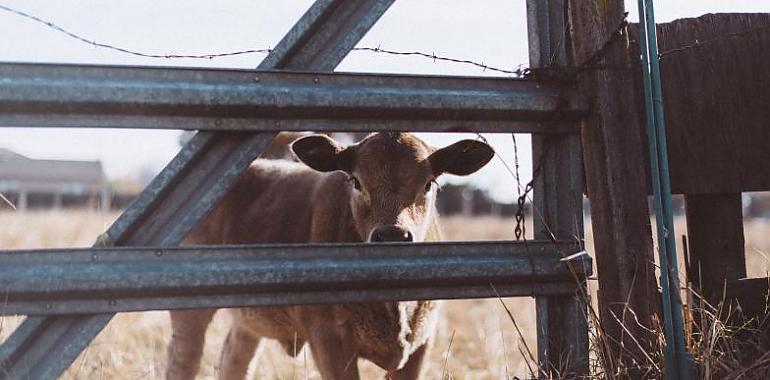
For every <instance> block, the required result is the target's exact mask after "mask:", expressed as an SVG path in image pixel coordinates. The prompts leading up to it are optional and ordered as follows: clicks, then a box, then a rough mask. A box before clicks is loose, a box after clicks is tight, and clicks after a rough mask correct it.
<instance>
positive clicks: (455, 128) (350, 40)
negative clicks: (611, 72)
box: [0, 0, 591, 379]
mask: <svg viewBox="0 0 770 380" xmlns="http://www.w3.org/2000/svg"><path fill="white" fill-rule="evenodd" d="M393 1H394V0H361V1H346V0H317V1H316V2H315V4H313V6H312V7H311V8H310V9H309V10H308V11H307V12H306V13H305V14H304V15H303V16H302V18H301V19H300V20H299V21H298V22H297V23H296V24H295V25H294V27H293V28H292V29H291V30H290V31H289V32H288V34H287V35H286V36H285V37H284V38H283V40H282V41H281V42H280V43H279V44H278V46H277V47H276V48H275V49H274V50H273V51H272V52H271V53H270V54H269V55H268V56H267V57H266V58H265V59H264V61H263V62H262V63H261V64H260V65H259V68H258V69H257V70H211V69H188V68H145V67H142V68H139V67H118V66H87V65H49V64H16V63H2V64H0V125H5V126H28V127H43V126H45V127H106V128H117V127H120V128H171V129H191V130H198V131H199V132H197V134H196V135H195V136H194V137H193V138H192V140H191V141H189V142H188V143H187V144H186V145H185V146H184V147H183V148H182V149H181V151H180V152H179V153H178V154H177V156H176V157H175V158H174V159H173V160H172V161H171V162H170V163H169V164H168V165H167V166H166V167H165V168H164V169H163V170H162V171H161V172H160V174H158V176H157V177H156V178H155V179H154V180H153V181H152V183H150V185H148V187H147V188H146V189H145V190H144V191H143V192H142V193H141V194H140V195H139V196H138V198H137V199H136V200H135V201H134V202H133V203H132V204H131V205H130V206H129V207H128V209H127V210H126V211H125V212H124V213H123V214H122V215H121V216H120V217H119V218H118V219H117V220H116V221H115V223H114V224H113V225H112V226H111V227H110V228H109V229H108V230H107V232H106V233H105V234H103V235H102V236H101V237H100V238H99V239H98V242H97V244H96V245H95V246H94V247H93V248H89V249H57V250H36V251H3V252H0V289H2V290H3V292H4V294H3V298H4V299H3V306H2V308H0V313H2V315H14V314H23V315H27V318H26V319H25V320H24V322H23V323H22V324H21V325H20V326H19V327H18V328H17V329H16V330H15V331H14V332H13V334H12V335H11V336H10V337H9V338H8V339H6V341H5V342H3V344H2V346H0V373H1V374H2V376H3V377H6V378H14V379H23V378H31V379H52V378H56V377H58V376H59V375H60V374H61V373H62V372H63V371H64V370H65V369H66V368H67V367H68V366H69V365H70V364H71V363H72V361H73V360H74V359H75V358H76V357H77V355H78V354H79V353H80V352H81V351H82V350H83V349H84V348H85V347H86V346H87V345H88V344H89V342H90V341H91V340H92V339H93V338H94V337H95V336H96V334H98V333H99V331H101V330H102V328H103V327H104V326H105V325H106V324H107V323H108V322H109V321H110V319H111V318H112V316H113V315H114V313H116V312H121V311H137V310H157V309H161V310H162V309H176V308H198V307H232V306H257V305H281V304H298V303H339V302H357V301H385V300H412V299H434V298H473V297H495V296H497V295H500V296H533V297H535V298H536V305H537V320H538V331H537V336H538V357H539V361H540V364H541V375H543V376H545V374H546V373H547V372H549V371H550V370H558V371H559V372H560V373H561V374H562V375H566V374H574V375H581V374H586V373H587V372H588V328H587V325H586V314H585V313H586V305H585V303H584V302H585V298H584V297H585V277H586V276H587V275H589V274H590V272H591V260H590V257H588V256H587V255H586V254H585V253H580V252H582V247H581V245H582V238H583V214H582V190H583V183H582V169H581V150H580V139H579V134H578V133H579V123H580V119H581V117H582V116H583V115H584V114H585V113H586V108H587V106H586V102H585V101H584V100H583V99H582V98H581V97H580V96H579V95H578V93H577V92H576V90H575V89H574V88H572V87H570V86H565V85H562V84H552V83H547V82H545V81H539V80H533V79H489V78H472V77H441V76H411V75H373V74H342V73H331V71H332V70H333V69H334V68H335V67H336V66H337V64H338V63H340V61H342V59H343V58H344V57H345V56H346V55H347V54H348V52H350V51H351V49H353V48H354V46H355V45H356V44H357V43H358V41H359V40H360V39H361V38H362V37H363V36H364V34H365V33H366V32H367V31H368V30H369V29H370V28H371V27H372V26H373V25H374V24H375V22H376V21H377V20H378V19H379V18H380V16H382V14H383V13H384V12H385V11H386V10H387V9H388V8H389V6H390V5H391V4H392V3H393ZM565 3H566V0H552V1H547V0H528V1H527V17H528V25H529V46H530V63H531V66H532V68H533V69H537V70H538V71H539V72H547V71H548V70H558V69H559V68H565V67H569V66H570V65H571V64H572V62H571V61H570V55H569V54H568V46H569V44H568V42H569V37H570V36H569V34H568V32H567V30H566V28H565V17H566V16H565V15H566V11H565ZM546 77H547V76H546ZM361 94H366V96H360V95H361ZM332 129H333V130H344V131H394V130H396V131H413V132H461V131H472V132H497V133H500V132H505V133H514V132H517V133H532V134H533V159H534V160H535V164H534V165H535V167H539V168H540V171H539V175H538V176H537V177H536V180H535V188H536V189H537V191H536V193H535V198H534V209H535V210H536V213H535V216H534V224H535V240H534V241H526V242H481V243H451V244H450V243H417V244H410V245H387V244H385V245H379V244H378V245H368V244H326V245H302V246H297V245H244V246H212V247H176V246H177V245H178V244H179V243H180V241H181V240H182V239H183V238H184V236H185V235H186V234H187V233H188V232H189V231H190V229H191V228H192V227H193V226H194V225H195V224H196V222H197V221H198V220H199V219H201V217H203V216H204V215H205V214H206V213H207V212H208V211H209V210H210V209H211V208H212V206H213V205H214V204H215V203H216V202H217V200H218V199H219V198H220V197H221V196H222V194H224V193H225V192H226V191H227V190H228V189H229V188H230V186H231V185H232V184H233V183H234V181H235V180H236V179H237V178H238V176H239V175H240V173H241V172H242V171H243V170H244V169H245V168H246V167H247V166H248V165H249V164H250V163H251V161H253V160H254V159H255V158H256V157H257V156H258V155H259V153H260V151H261V150H262V149H263V148H264V147H265V146H266V145H267V144H268V143H270V141H272V139H273V137H274V135H275V133H277V131H288V130H301V131H328V130H332ZM311 259H312V261H310V260H311ZM289 264H290V265H289Z"/></svg>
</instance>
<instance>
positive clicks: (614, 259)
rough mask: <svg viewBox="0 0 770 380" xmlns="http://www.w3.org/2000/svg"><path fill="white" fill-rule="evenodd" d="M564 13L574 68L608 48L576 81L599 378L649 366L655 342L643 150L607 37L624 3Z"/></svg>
mask: <svg viewBox="0 0 770 380" xmlns="http://www.w3.org/2000/svg"><path fill="white" fill-rule="evenodd" d="M570 5H571V6H570V10H569V12H570V22H571V28H572V33H573V34H572V41H571V42H572V52H573V54H574V60H575V62H577V63H578V64H582V63H583V62H586V61H587V60H588V59H589V58H590V57H592V56H593V55H594V54H595V53H596V52H597V51H600V49H602V48H603V47H604V46H605V44H606V43H607V41H610V40H612V41H613V42H612V43H611V44H610V45H609V46H608V49H607V50H605V53H604V54H603V57H602V59H601V60H600V61H599V63H601V64H603V65H607V66H603V67H598V66H597V67H592V68H584V69H583V70H582V71H580V72H579V73H578V83H579V86H580V89H581V91H582V92H583V93H584V94H586V95H587V96H588V98H589V99H588V100H589V102H590V106H591V113H590V114H589V115H588V116H587V118H586V119H584V121H583V127H582V142H583V151H584V154H583V162H584V165H585V175H586V185H587V186H586V188H587V192H588V198H589V200H590V204H591V224H592V227H593V235H594V249H595V254H596V265H597V272H598V273H597V274H598V278H599V293H598V294H599V319H600V321H599V322H600V326H601V332H600V334H601V335H600V336H601V337H603V339H602V341H600V342H599V348H600V350H601V351H602V353H600V354H599V356H600V358H605V359H606V360H604V363H603V365H604V366H605V371H613V370H614V368H612V367H613V366H616V365H619V364H621V363H622V364H623V366H624V367H625V368H633V367H636V366H638V365H639V364H640V363H642V364H645V363H648V362H649V360H647V359H646V352H651V351H652V350H653V348H654V346H655V339H656V338H657V337H656V336H655V334H652V333H650V332H649V331H648V330H647V329H648V328H654V326H653V325H652V321H653V316H654V315H655V314H656V313H657V312H658V310H659V308H660V307H659V303H660V296H659V295H658V291H657V282H656V279H655V266H654V257H653V250H652V239H651V231H650V216H649V211H648V208H647V207H648V206H647V194H648V192H649V189H648V188H647V186H646V178H647V175H646V172H645V161H644V152H645V151H646V150H645V146H644V145H643V142H644V140H643V138H642V128H640V126H639V120H638V118H637V113H636V101H637V98H638V95H637V94H634V93H633V91H632V90H631V89H633V77H632V75H633V72H632V71H631V70H623V69H622V68H623V67H629V66H630V62H629V55H628V50H627V49H628V37H627V35H625V34H624V35H622V36H621V37H613V35H614V34H615V32H616V30H617V29H618V27H619V26H620V25H621V23H622V22H623V17H624V16H623V14H624V6H623V1H622V0H604V1H595V0H573V1H572V2H571V3H570ZM613 38H614V39H613ZM612 66H614V67H615V68H614V69H613V68H612ZM629 335H630V336H629ZM632 374H633V372H632ZM632 377H634V376H633V375H632Z"/></svg>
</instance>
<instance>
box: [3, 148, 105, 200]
mask: <svg viewBox="0 0 770 380" xmlns="http://www.w3.org/2000/svg"><path fill="white" fill-rule="evenodd" d="M0 193H2V194H3V195H4V196H5V197H6V198H8V199H9V200H10V201H11V202H12V203H13V204H14V205H15V207H16V209H18V210H25V209H27V208H61V207H93V208H96V207H99V208H100V209H102V210H109V208H110V190H109V185H108V182H107V177H106V176H105V175H104V170H103V169H102V163H101V162H100V161H63V160H35V159H31V158H28V157H25V156H23V155H21V154H18V153H16V152H13V151H10V150H8V149H3V148H0ZM1 203H2V202H0V208H3V206H2V204H1Z"/></svg>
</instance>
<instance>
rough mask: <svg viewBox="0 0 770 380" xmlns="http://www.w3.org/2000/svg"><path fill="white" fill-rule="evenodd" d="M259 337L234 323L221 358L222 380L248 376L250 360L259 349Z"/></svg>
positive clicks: (220, 373) (220, 372)
mask: <svg viewBox="0 0 770 380" xmlns="http://www.w3.org/2000/svg"><path fill="white" fill-rule="evenodd" d="M258 343H259V338H258V337H256V336H254V335H253V334H251V333H250V332H248V331H246V330H244V329H243V328H241V327H239V326H238V325H237V324H233V326H232V327H231V328H230V333H228V334H227V339H225V346H224V349H223V350H222V357H221V358H220V359H219V378H220V379H221V380H242V379H243V378H244V377H246V372H247V370H248V369H249V362H250V361H251V358H252V357H253V356H254V351H256V349H257V344H258Z"/></svg>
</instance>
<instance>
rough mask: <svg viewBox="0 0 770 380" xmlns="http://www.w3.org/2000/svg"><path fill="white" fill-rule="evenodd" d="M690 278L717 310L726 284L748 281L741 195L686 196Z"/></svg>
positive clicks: (688, 274)
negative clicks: (734, 281) (743, 279)
mask: <svg viewBox="0 0 770 380" xmlns="http://www.w3.org/2000/svg"><path fill="white" fill-rule="evenodd" d="M684 201H685V209H686V212H687V240H688V243H689V244H688V246H689V251H690V267H689V268H687V276H688V277H689V279H690V282H692V283H693V286H694V288H695V289H697V290H700V292H701V294H702V295H703V297H704V298H705V299H706V301H708V302H709V303H711V304H712V305H714V306H716V305H717V304H718V303H719V302H720V301H721V300H722V299H723V296H724V295H725V293H724V292H725V282H726V281H731V280H738V279H741V278H744V277H746V253H745V251H744V250H745V248H744V239H743V208H742V206H741V193H728V194H698V195H695V194H686V195H685V197H684Z"/></svg>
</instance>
